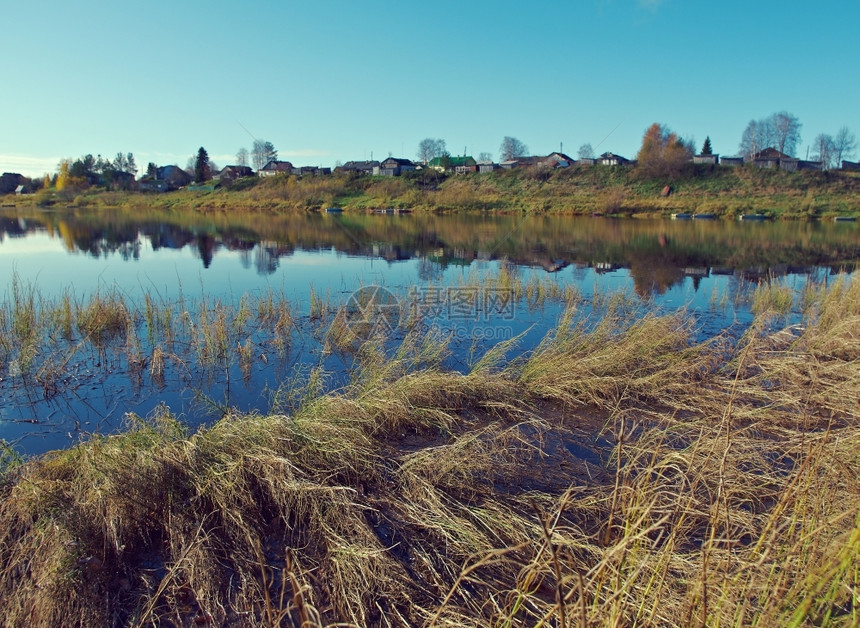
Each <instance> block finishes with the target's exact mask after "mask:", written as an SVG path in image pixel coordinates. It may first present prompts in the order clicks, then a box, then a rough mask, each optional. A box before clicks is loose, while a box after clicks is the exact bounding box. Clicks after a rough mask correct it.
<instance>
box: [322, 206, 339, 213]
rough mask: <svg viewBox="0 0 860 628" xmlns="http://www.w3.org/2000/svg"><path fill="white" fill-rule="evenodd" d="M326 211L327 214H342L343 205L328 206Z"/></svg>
mask: <svg viewBox="0 0 860 628" xmlns="http://www.w3.org/2000/svg"><path fill="white" fill-rule="evenodd" d="M325 213H327V214H342V213H343V207H326V208H325Z"/></svg>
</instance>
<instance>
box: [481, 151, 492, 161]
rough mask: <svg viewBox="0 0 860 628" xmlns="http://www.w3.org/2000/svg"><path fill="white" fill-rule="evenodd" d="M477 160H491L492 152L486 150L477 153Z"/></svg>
mask: <svg viewBox="0 0 860 628" xmlns="http://www.w3.org/2000/svg"><path fill="white" fill-rule="evenodd" d="M478 161H484V162H489V161H493V153H488V152H483V153H478Z"/></svg>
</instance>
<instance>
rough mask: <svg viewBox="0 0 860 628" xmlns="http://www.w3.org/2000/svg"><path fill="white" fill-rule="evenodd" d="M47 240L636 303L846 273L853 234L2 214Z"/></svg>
mask: <svg viewBox="0 0 860 628" xmlns="http://www.w3.org/2000/svg"><path fill="white" fill-rule="evenodd" d="M39 232H42V233H47V234H50V236H51V237H57V238H60V239H61V240H62V242H63V244H64V246H65V249H66V250H67V251H68V252H70V253H83V254H85V255H89V256H92V257H94V258H102V259H107V258H109V257H111V256H112V255H114V254H116V255H118V256H119V257H120V258H121V259H123V260H125V261H130V260H139V259H140V255H141V244H142V241H144V240H145V241H147V242H148V243H149V246H151V249H152V251H159V250H160V249H162V248H166V249H174V250H181V249H184V248H185V247H192V248H193V249H194V250H195V251H196V253H195V254H196V256H197V258H198V259H199V260H200V262H201V265H202V267H203V268H204V269H208V268H210V267H211V266H212V264H213V260H214V259H215V258H216V256H218V255H219V254H222V253H224V252H237V253H239V254H240V257H241V259H242V264H243V267H245V268H250V267H251V266H253V268H254V269H255V270H256V272H257V273H259V274H261V275H272V274H274V273H275V272H277V270H278V269H279V267H280V261H281V260H282V259H283V258H285V257H289V256H292V255H294V254H295V252H296V251H298V250H301V251H324V250H334V251H337V252H339V253H342V254H345V255H348V256H360V257H365V258H374V259H380V260H385V261H387V262H398V261H406V260H413V259H416V260H419V265H418V274H419V277H420V279H421V280H422V281H430V280H434V279H438V278H439V277H440V276H441V274H442V273H444V271H445V270H446V269H448V268H450V267H452V266H470V265H472V264H474V263H476V262H479V261H496V260H504V261H506V262H507V263H511V264H514V265H517V266H528V267H534V268H542V269H543V270H545V271H547V272H558V271H560V270H562V269H564V268H566V267H567V266H569V265H576V266H580V267H582V266H585V267H593V268H594V269H595V270H596V271H598V272H605V271H607V270H613V269H615V270H617V269H627V270H629V272H630V275H631V277H632V278H633V282H634V287H635V290H636V292H637V293H638V294H639V295H640V296H642V297H648V296H651V295H654V294H658V295H659V294H663V293H665V292H666V290H667V289H669V288H670V287H672V286H676V285H679V284H680V283H681V282H682V281H683V280H684V278H685V277H692V278H693V279H694V285H695V286H698V285H699V283H700V280H701V278H702V277H703V276H707V274H708V273H710V272H714V271H717V272H724V271H725V270H726V269H730V270H732V271H737V272H741V273H743V274H744V275H745V276H749V277H753V278H756V277H761V276H780V275H785V274H786V273H797V272H805V271H808V270H809V269H811V268H813V267H820V266H828V267H831V268H833V269H834V270H844V269H853V268H854V267H856V265H857V263H858V259H860V244H858V242H860V231H858V228H857V225H856V224H852V223H847V224H838V223H817V222H778V223H764V224H763V223H755V224H750V223H740V222H725V221H665V220H623V221H620V220H611V219H594V218H572V217H526V218H523V217H520V216H491V215H478V214H467V215H452V216H439V215H415V214H407V215H395V216H380V215H342V214H338V215H331V214H291V215H273V216H267V215H259V214H235V215H231V214H228V213H224V212H221V213H212V214H199V215H191V216H190V217H189V216H188V215H174V214H166V213H165V214H135V213H131V212H123V211H119V210H117V211H113V212H105V211H101V212H80V211H79V212H66V213H63V212H52V213H42V212H37V211H33V212H29V213H19V214H17V215H6V216H3V217H2V218H0V242H2V240H3V239H5V238H20V237H26V236H27V235H28V234H35V233H39Z"/></svg>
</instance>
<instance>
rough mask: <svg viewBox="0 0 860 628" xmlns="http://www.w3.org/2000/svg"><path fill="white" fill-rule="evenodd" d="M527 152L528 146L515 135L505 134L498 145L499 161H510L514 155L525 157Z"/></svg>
mask: <svg viewBox="0 0 860 628" xmlns="http://www.w3.org/2000/svg"><path fill="white" fill-rule="evenodd" d="M528 154H529V149H528V146H526V145H525V144H523V143H522V142H521V141H519V140H518V139H517V138H515V137H510V136H507V135H506V136H505V137H504V139H502V145H501V146H499V161H510V160H511V159H513V158H515V157H526V156H527V155H528Z"/></svg>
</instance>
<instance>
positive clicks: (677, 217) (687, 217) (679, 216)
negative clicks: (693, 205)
mask: <svg viewBox="0 0 860 628" xmlns="http://www.w3.org/2000/svg"><path fill="white" fill-rule="evenodd" d="M692 217H693V214H683V213H680V214H672V220H690V218H692Z"/></svg>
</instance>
